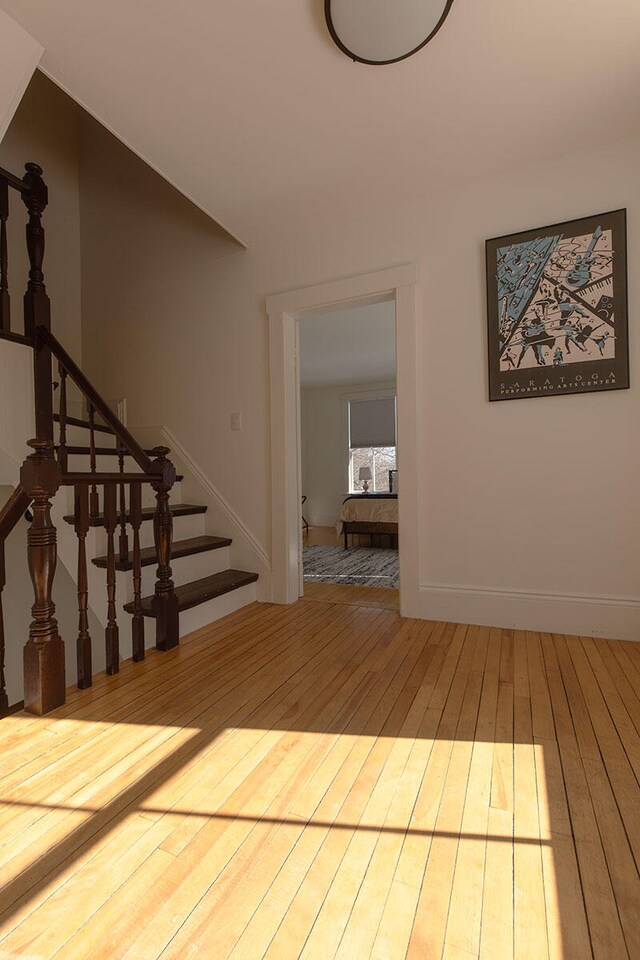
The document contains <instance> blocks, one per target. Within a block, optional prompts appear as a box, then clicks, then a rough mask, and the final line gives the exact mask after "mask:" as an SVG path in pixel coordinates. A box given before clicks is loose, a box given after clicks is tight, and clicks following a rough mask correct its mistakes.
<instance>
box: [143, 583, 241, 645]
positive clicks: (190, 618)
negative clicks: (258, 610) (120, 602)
mask: <svg viewBox="0 0 640 960" xmlns="http://www.w3.org/2000/svg"><path fill="white" fill-rule="evenodd" d="M255 599H256V585H255V583H248V584H247V585H246V586H244V587H239V588H238V589H237V590H231V591H230V592H229V593H223V594H222V596H221V597H215V598H214V599H213V600H207V602H206V603H201V604H200V605H199V606H197V607H191V608H190V609H189V610H182V611H181V613H180V636H181V637H185V636H186V635H187V634H188V633H193V631H194V630H199V629H200V627H205V626H206V625H207V624H209V623H213V622H214V621H215V620H220V619H221V618H222V617H226V616H228V614H230V613H233V612H234V611H235V610H239V609H240V608H241V607H244V606H246V605H247V604H248V603H253V602H254V600H255ZM153 622H154V621H152V620H151V621H149V620H147V623H153Z"/></svg>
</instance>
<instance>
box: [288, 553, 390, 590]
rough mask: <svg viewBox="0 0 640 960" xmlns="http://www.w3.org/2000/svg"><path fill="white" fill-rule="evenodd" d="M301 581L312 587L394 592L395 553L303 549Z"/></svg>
mask: <svg viewBox="0 0 640 960" xmlns="http://www.w3.org/2000/svg"><path fill="white" fill-rule="evenodd" d="M302 568H303V571H304V579H305V580H307V581H309V582H313V583H344V584H351V585H352V586H359V587H387V588H389V587H390V588H397V587H398V586H399V584H400V575H399V567H398V551H397V550H386V549H379V548H376V547H357V548H356V549H354V550H345V549H343V547H321V546H315V547H305V548H304V550H303V552H302Z"/></svg>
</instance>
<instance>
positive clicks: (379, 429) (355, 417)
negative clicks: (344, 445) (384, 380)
mask: <svg viewBox="0 0 640 960" xmlns="http://www.w3.org/2000/svg"><path fill="white" fill-rule="evenodd" d="M348 417H349V493H362V489H363V484H362V481H361V480H360V469H361V468H362V467H369V468H370V470H371V476H372V479H371V480H370V481H369V490H370V491H371V492H373V493H383V492H384V493H386V492H388V491H389V470H395V469H396V398H395V397H376V398H368V399H358V400H349V401H348Z"/></svg>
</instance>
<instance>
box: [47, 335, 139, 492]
mask: <svg viewBox="0 0 640 960" xmlns="http://www.w3.org/2000/svg"><path fill="white" fill-rule="evenodd" d="M36 339H37V340H40V341H41V342H42V343H44V344H45V345H46V346H47V347H48V348H49V349H50V350H51V353H52V354H53V355H54V356H55V357H56V359H57V360H59V361H60V363H61V364H62V366H63V367H64V368H65V370H66V371H67V373H68V374H69V376H70V377H71V379H72V380H73V382H74V383H75V385H76V386H77V387H78V389H79V390H80V392H81V393H82V394H83V395H84V396H85V397H86V399H87V400H88V401H89V403H90V404H91V406H92V407H93V408H94V409H95V410H96V411H97V412H98V413H99V414H100V416H101V417H102V419H103V420H104V421H105V423H107V424H108V426H110V427H111V429H112V430H113V432H114V433H115V435H116V437H117V438H118V440H119V441H120V442H121V443H122V445H123V446H124V447H126V450H127V453H128V454H129V455H130V456H131V457H133V459H134V460H135V461H136V463H137V464H138V466H139V467H140V468H141V469H142V470H144V471H145V473H146V472H147V471H148V470H149V468H150V466H151V463H152V460H151V458H150V457H149V456H147V454H146V453H145V452H144V450H143V449H142V447H141V446H140V444H139V443H138V441H137V440H136V439H135V437H133V436H132V435H131V434H130V433H129V431H128V430H127V428H126V427H125V426H124V424H123V423H122V422H121V421H120V420H119V418H118V417H117V416H116V414H115V413H114V412H113V411H112V410H111V408H110V407H109V405H108V404H107V403H106V401H105V400H103V399H102V397H101V396H100V394H99V393H98V391H97V390H96V389H95V387H94V386H93V385H92V384H91V383H90V382H89V380H87V378H86V377H85V375H84V373H83V372H82V370H81V369H80V367H79V366H78V365H77V364H76V363H75V361H74V360H72V359H71V357H70V356H69V354H68V353H67V351H66V350H65V349H64V347H63V346H62V344H61V343H60V342H59V341H58V340H57V339H56V337H54V335H53V334H52V333H51V330H49V329H48V328H47V327H37V328H36Z"/></svg>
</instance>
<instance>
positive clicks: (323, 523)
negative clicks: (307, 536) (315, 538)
mask: <svg viewBox="0 0 640 960" xmlns="http://www.w3.org/2000/svg"><path fill="white" fill-rule="evenodd" d="M302 512H303V513H304V508H303V511H302ZM307 519H308V520H309V526H310V527H335V525H336V523H337V520H338V518H337V517H336V515H335V513H318V514H316V515H315V516H313V515H312V516H310V517H308V518H307Z"/></svg>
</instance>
